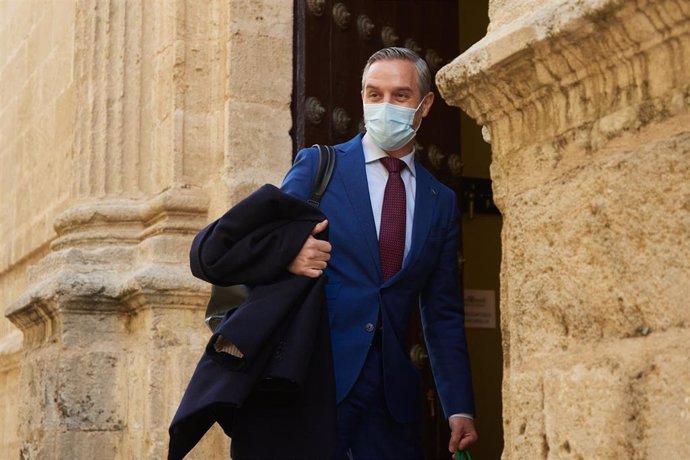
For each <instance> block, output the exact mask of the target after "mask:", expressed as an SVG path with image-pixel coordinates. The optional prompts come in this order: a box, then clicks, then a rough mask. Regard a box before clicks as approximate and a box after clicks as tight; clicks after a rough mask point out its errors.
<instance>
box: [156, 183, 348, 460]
mask: <svg viewBox="0 0 690 460" xmlns="http://www.w3.org/2000/svg"><path fill="white" fill-rule="evenodd" d="M324 218H325V217H324V216H323V214H321V212H319V210H318V209H316V208H314V207H312V206H310V205H309V204H307V203H305V202H303V201H301V200H299V199H296V198H294V197H292V196H290V195H287V194H285V193H283V192H281V191H280V190H279V189H277V188H276V187H274V186H272V185H265V186H263V187H261V188H260V189H259V190H257V191H256V192H254V193H253V194H251V195H250V196H249V197H247V198H246V199H244V200H243V201H241V202H240V203H238V204H237V205H236V206H234V207H233V208H232V209H230V210H229V211H228V212H227V213H226V214H224V215H223V216H222V217H221V218H220V219H218V220H216V221H215V222H213V223H211V224H210V225H208V226H207V227H206V228H204V229H203V230H202V231H201V232H199V234H198V235H197V236H196V237H195V238H194V241H193V243H192V248H191V251H190V264H191V268H192V273H193V274H194V276H197V277H198V278H201V279H203V280H206V281H208V282H210V283H213V284H217V285H221V286H229V285H233V284H246V285H248V286H250V288H251V289H250V294H249V297H248V299H247V300H246V302H244V303H243V304H242V305H241V306H240V307H239V308H238V309H236V310H235V311H234V312H233V313H232V314H228V315H226V317H225V318H224V319H223V322H222V323H221V324H220V325H219V326H218V328H217V329H216V331H215V332H214V334H213V335H212V337H211V339H210V341H209V343H208V345H207V347H206V351H205V352H204V354H203V355H202V357H201V360H200V361H199V364H198V365H197V368H196V370H195V371H194V375H193V376H192V379H191V381H190V382H189V385H188V387H187V390H186V391H185V393H184V396H183V398H182V401H181V403H180V406H179V408H178V410H177V413H176V414H175V417H174V418H173V421H172V424H171V425H170V429H169V433H170V445H169V455H168V458H169V459H181V458H183V457H184V456H185V455H186V454H187V453H188V452H189V451H190V450H191V449H192V448H193V447H194V446H195V445H196V443H197V442H198V441H199V440H200V439H201V437H202V436H203V435H204V433H205V432H206V431H207V430H208V429H209V428H210V427H211V426H212V425H213V423H214V422H218V423H219V424H220V425H221V427H222V428H223V430H224V431H225V433H226V434H227V435H228V436H230V437H231V438H232V450H233V458H235V459H239V460H243V459H255V458H256V459H258V458H271V459H280V458H303V459H309V458H313V459H318V458H330V457H331V454H332V448H333V443H334V436H335V434H334V433H335V383H334V377H333V363H332V356H331V342H330V335H329V326H328V315H327V308H326V299H325V296H324V290H323V287H324V284H325V279H324V277H320V278H317V279H311V278H307V277H303V276H296V275H292V274H290V273H289V272H288V271H287V269H286V267H287V266H288V264H289V263H290V262H291V261H292V260H293V259H294V258H295V256H296V255H297V253H298V252H299V250H300V249H301V247H302V245H303V244H304V242H305V241H306V239H307V237H308V236H309V235H310V233H311V231H312V229H313V228H314V226H315V225H316V224H317V223H318V222H320V221H322V220H323V219H324ZM323 236H325V234H321V235H319V237H323ZM221 343H224V344H226V345H227V344H232V347H233V349H234V350H235V352H233V353H228V352H225V351H218V349H219V348H220V347H219V345H220V344H221ZM237 351H239V353H237Z"/></svg>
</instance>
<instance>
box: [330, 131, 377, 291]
mask: <svg viewBox="0 0 690 460" xmlns="http://www.w3.org/2000/svg"><path fill="white" fill-rule="evenodd" d="M343 153H344V155H342V156H341V157H340V158H338V162H339V166H338V167H340V166H342V169H341V171H343V172H344V174H345V175H346V176H344V175H343V174H339V175H337V176H338V178H339V179H340V181H341V182H342V186H343V188H344V189H345V191H346V192H347V196H348V198H349V200H350V204H351V205H352V208H353V209H354V211H355V216H357V220H358V222H359V228H360V230H361V231H362V233H363V236H364V241H365V242H366V245H367V247H368V249H369V251H368V252H369V253H370V255H371V257H372V262H373V263H374V267H376V271H377V273H378V276H379V278H380V277H381V257H380V255H379V240H378V237H377V236H376V224H375V223H374V214H373V212H372V210H371V200H370V199H369V184H368V182H367V173H366V169H365V165H364V151H363V150H362V136H361V135H360V136H357V137H355V138H354V139H352V140H351V141H350V142H348V143H346V144H343ZM336 170H337V169H336Z"/></svg>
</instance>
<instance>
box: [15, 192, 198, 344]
mask: <svg viewBox="0 0 690 460" xmlns="http://www.w3.org/2000/svg"><path fill="white" fill-rule="evenodd" d="M207 207H208V199H207V197H206V196H205V194H204V193H203V192H202V191H201V190H200V189H198V188H190V187H188V186H185V185H178V186H176V187H172V188H170V189H168V190H166V191H165V192H163V193H161V194H159V195H157V196H155V197H153V198H152V199H150V200H146V201H136V200H119V201H117V200H111V201H108V202H85V203H82V204H81V205H77V206H75V207H73V208H70V209H68V210H66V211H65V212H63V213H62V214H61V215H60V216H59V217H58V218H57V219H56V222H55V230H56V232H57V234H58V236H57V238H56V239H55V240H54V241H53V243H52V245H51V246H52V252H51V253H50V254H48V255H47V256H46V257H45V258H44V259H43V260H41V262H39V263H38V264H37V265H36V266H35V267H32V269H31V270H30V272H29V279H30V283H31V287H30V288H29V289H28V290H27V291H26V292H24V293H23V294H22V295H21V296H20V297H19V298H18V299H17V300H16V301H15V302H14V303H13V304H12V305H10V307H9V308H8V310H7V311H6V316H7V317H8V318H9V319H10V320H11V321H12V322H13V323H14V324H15V325H16V326H17V327H19V329H20V330H22V332H24V334H25V337H24V340H25V345H30V344H36V343H41V342H43V341H45V340H48V339H50V338H51V337H53V335H54V334H55V333H56V332H57V331H58V330H59V312H60V311H63V312H64V311H71V312H79V313H83V314H89V313H93V314H96V313H103V312H108V311H110V312H120V313H132V312H134V311H135V310H137V309H138V308H141V307H143V306H148V307H152V308H155V307H166V308H171V307H176V306H177V307H179V308H189V307H199V306H201V305H203V303H204V302H205V300H206V299H207V295H208V286H207V285H206V283H203V282H201V281H199V280H196V279H195V278H193V277H192V276H191V274H190V273H189V270H188V268H187V264H186V263H184V262H183V261H180V256H183V254H180V253H179V251H177V253H175V254H171V253H165V251H159V250H150V249H147V245H148V244H149V243H151V242H152V241H153V240H156V239H161V238H163V239H164V240H165V239H169V238H172V239H173V241H172V242H166V241H162V242H159V243H160V244H162V246H158V247H160V248H163V249H164V248H165V246H166V245H169V244H171V243H172V244H174V245H175V247H178V246H182V247H184V248H186V247H188V245H185V244H181V243H180V241H179V238H184V239H185V240H191V237H192V236H193V235H194V234H196V232H198V230H199V228H201V227H203V225H204V224H205V223H206V209H207ZM142 254H145V255H144V256H142ZM37 327H38V329H37Z"/></svg>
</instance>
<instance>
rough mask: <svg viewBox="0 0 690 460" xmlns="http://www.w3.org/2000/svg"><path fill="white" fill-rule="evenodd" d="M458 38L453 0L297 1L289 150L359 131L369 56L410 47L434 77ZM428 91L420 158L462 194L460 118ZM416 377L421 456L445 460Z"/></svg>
mask: <svg viewBox="0 0 690 460" xmlns="http://www.w3.org/2000/svg"><path fill="white" fill-rule="evenodd" d="M458 37H459V33H458V0H343V1H335V0H323V1H320V0H296V1H295V56H294V58H295V61H294V62H295V73H294V95H293V107H292V108H293V130H292V136H293V144H294V148H295V152H296V151H297V150H298V149H299V148H302V147H304V146H309V145H312V144H314V143H327V144H337V143H340V142H343V141H346V140H348V139H350V138H351V137H352V136H354V135H355V134H356V133H358V132H360V131H362V130H363V121H362V100H361V95H360V93H361V73H362V69H363V68H364V65H365V63H366V61H367V59H368V58H369V56H370V55H371V54H373V53H374V52H375V51H377V50H379V49H381V48H384V47H385V46H392V45H395V46H405V47H408V48H410V49H413V50H414V51H416V52H417V53H418V54H420V55H421V56H422V57H423V58H425V59H426V61H427V63H428V64H429V66H430V68H431V69H432V72H433V73H434V74H435V72H436V71H437V70H438V69H439V68H440V67H442V66H443V65H445V64H446V63H448V62H449V61H450V60H451V59H453V58H455V57H456V56H457V55H458V53H459V49H458V46H459V39H458ZM434 92H435V93H436V101H435V103H434V106H433V108H432V110H431V112H430V114H429V116H428V117H427V118H425V119H424V121H423V123H422V127H421V129H420V130H419V132H418V134H417V144H418V145H417V149H418V150H417V151H418V157H419V159H420V161H422V163H423V164H424V165H425V166H426V167H427V168H429V169H430V170H431V171H432V172H433V173H434V175H435V176H436V177H438V178H439V179H440V180H441V181H443V182H444V183H445V184H447V185H448V186H450V187H451V188H453V189H454V190H455V191H456V193H457V194H458V197H460V196H462V195H461V183H460V177H461V175H462V161H461V158H460V151H459V146H460V133H459V130H460V113H459V111H458V109H457V108H454V107H450V106H448V105H447V104H446V103H445V102H444V101H443V99H442V98H441V97H440V96H439V94H438V92H437V91H436V89H435V88H434ZM460 247H461V246H460ZM461 280H462V277H461ZM461 280H460V281H461ZM408 342H409V345H410V347H411V348H412V347H413V346H414V345H422V346H423V344H424V341H423V336H422V331H421V326H420V322H419V317H418V316H417V317H416V318H415V319H414V320H413V322H412V326H411V330H410V331H409V336H408ZM421 373H422V376H423V379H424V389H423V391H422V394H420V404H423V408H424V414H425V420H424V445H425V456H426V458H428V459H435V458H444V459H446V458H448V451H447V448H446V446H447V443H448V435H449V434H448V424H447V421H446V420H445V419H444V417H443V413H442V410H441V407H440V404H439V402H438V398H437V397H436V394H435V389H434V385H433V378H432V375H431V370H430V369H429V365H428V361H426V362H424V363H423V365H422V368H421Z"/></svg>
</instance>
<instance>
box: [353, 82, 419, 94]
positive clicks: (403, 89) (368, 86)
mask: <svg viewBox="0 0 690 460" xmlns="http://www.w3.org/2000/svg"><path fill="white" fill-rule="evenodd" d="M370 89H371V90H375V91H380V89H379V87H378V86H374V85H370V84H367V85H365V86H364V90H365V91H366V90H370ZM393 91H405V92H408V91H409V92H411V93H414V90H413V89H412V87H410V86H397V87H395V88H393Z"/></svg>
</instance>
